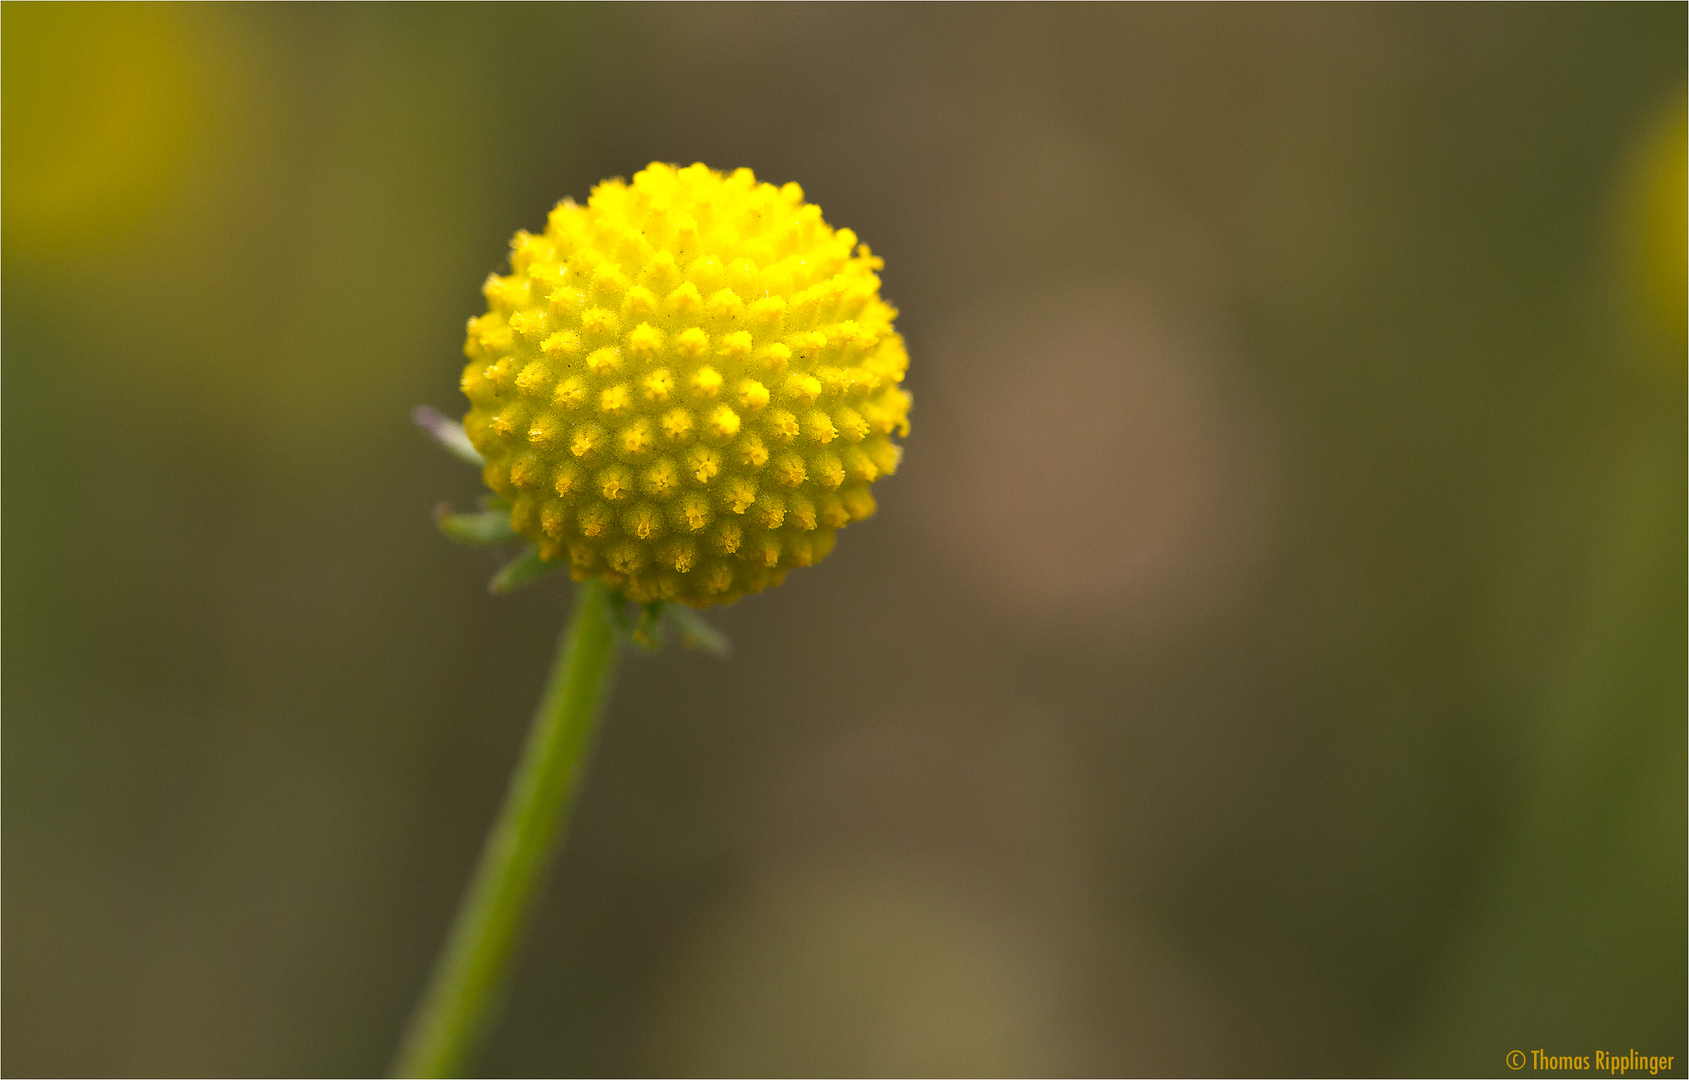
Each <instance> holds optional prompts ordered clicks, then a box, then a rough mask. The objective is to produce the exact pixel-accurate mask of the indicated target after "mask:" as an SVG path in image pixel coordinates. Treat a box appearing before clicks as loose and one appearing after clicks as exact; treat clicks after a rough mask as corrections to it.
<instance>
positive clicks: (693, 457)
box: [463, 164, 909, 607]
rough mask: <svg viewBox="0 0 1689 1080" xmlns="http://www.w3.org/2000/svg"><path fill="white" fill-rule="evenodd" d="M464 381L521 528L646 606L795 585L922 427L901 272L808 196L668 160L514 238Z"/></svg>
mask: <svg viewBox="0 0 1689 1080" xmlns="http://www.w3.org/2000/svg"><path fill="white" fill-rule="evenodd" d="M510 263H511V273H510V274H509V275H508V276H505V277H501V276H499V275H497V274H495V275H493V276H492V277H490V278H488V279H487V284H486V286H485V289H484V290H483V291H484V292H485V293H486V296H487V305H488V310H487V313H486V314H485V315H481V316H478V317H476V318H474V319H471V320H470V321H469V335H468V341H467V342H466V344H465V345H464V352H465V354H466V355H467V356H468V357H469V364H468V366H467V367H465V368H464V371H463V391H464V393H465V394H466V395H468V397H469V400H470V403H471V408H470V410H469V415H468V416H467V417H465V419H464V430H465V431H466V432H467V434H468V436H469V439H470V441H471V442H472V443H473V444H474V445H475V448H476V449H477V450H479V451H480V453H481V454H482V456H483V457H484V458H485V459H486V467H485V470H484V473H483V475H484V476H485V478H486V481H487V484H488V485H489V486H491V487H492V488H493V490H495V491H497V492H498V493H499V494H501V495H504V496H506V497H508V498H509V499H510V500H511V527H512V528H513V529H515V531H516V532H518V533H519V534H521V535H523V536H525V537H527V538H529V539H531V540H533V541H535V542H536V543H537V544H538V546H539V553H540V556H541V557H542V558H545V559H548V560H551V559H567V560H568V561H569V564H570V570H571V573H572V574H573V575H574V577H575V578H576V579H577V580H581V579H585V578H588V577H601V578H603V579H604V580H605V581H606V582H608V583H609V584H610V585H611V586H613V587H615V588H617V589H620V590H621V591H622V592H624V593H625V594H626V595H627V596H628V597H629V598H631V599H633V600H637V601H641V602H650V601H654V600H665V599H666V600H677V601H680V602H682V603H685V604H690V605H692V606H694V607H707V606H709V605H711V604H720V603H727V602H729V601H732V600H736V599H738V598H739V597H741V596H744V595H746V594H748V593H753V592H757V591H758V590H760V589H764V588H766V587H768V586H770V585H776V584H779V583H780V582H781V581H782V580H784V579H785V576H786V574H787V573H788V572H789V571H790V570H791V569H792V568H793V567H797V566H809V565H811V564H812V563H815V562H817V561H818V560H820V559H821V558H823V557H824V556H825V555H826V554H827V553H828V552H829V551H831V550H832V548H833V534H834V532H835V531H836V530H837V529H839V528H840V527H842V526H844V525H846V524H848V523H849V522H852V521H858V520H861V519H862V518H865V517H868V516H869V515H870V514H872V513H873V512H874V497H873V495H872V494H870V492H869V490H868V489H869V485H871V484H872V483H873V482H874V481H875V480H876V479H877V478H879V477H881V476H885V475H888V474H890V473H891V472H893V471H895V470H896V468H897V464H898V459H899V457H900V456H901V452H902V451H901V448H900V447H899V446H898V445H897V444H896V443H895V442H893V441H892V436H893V435H906V434H908V430H909V420H908V414H909V395H908V394H907V393H906V392H905V391H904V390H903V389H902V387H901V386H900V383H901V382H902V379H903V374H904V371H905V369H906V368H907V367H908V363H909V360H908V354H907V353H906V351H905V350H904V346H903V339H902V338H901V337H899V336H898V334H897V332H896V331H895V330H894V329H893V328H892V320H893V318H894V317H895V316H896V314H897V312H896V311H895V309H893V308H892V307H891V305H889V304H887V303H886V302H885V301H884V300H882V299H881V298H880V295H879V289H880V279H879V277H878V276H877V275H876V274H875V271H876V270H878V269H880V267H881V266H882V265H883V263H882V262H881V260H880V259H878V258H876V257H875V256H874V255H873V254H872V253H871V252H870V251H869V250H868V247H867V245H859V244H858V243H857V238H856V234H855V233H853V232H851V231H850V230H849V229H837V230H835V229H833V228H831V227H829V226H828V225H827V224H826V222H824V221H823V220H822V219H821V209H820V207H818V206H815V205H814V204H812V203H806V202H804V199H803V191H802V189H800V188H799V187H798V186H797V185H796V184H787V185H785V186H784V187H779V188H776V187H774V186H773V185H771V184H766V183H764V184H759V183H757V181H756V178H755V177H754V176H753V175H752V174H751V172H750V170H748V169H739V170H737V171H736V172H734V173H732V174H731V175H723V174H721V173H718V172H714V171H712V170H710V169H708V168H706V167H704V166H703V165H692V166H689V167H687V168H684V169H677V168H675V167H673V166H670V165H663V164H652V165H651V166H649V167H648V168H646V169H645V170H643V171H642V172H640V173H638V174H637V175H636V176H634V178H633V181H632V182H631V183H624V182H623V181H621V180H609V181H606V182H605V183H602V184H600V185H598V187H596V188H594V189H593V192H592V196H591V198H590V199H589V200H588V201H587V204H586V205H585V206H578V205H576V204H575V203H574V202H573V201H572V200H569V199H565V200H564V201H563V202H561V203H559V204H558V206H557V208H556V209H554V210H553V211H552V212H551V216H550V218H549V220H548V221H547V223H546V229H545V232H544V233H543V234H541V235H532V234H530V233H527V232H518V233H517V234H516V237H515V239H514V240H513V241H512V242H511V257H510Z"/></svg>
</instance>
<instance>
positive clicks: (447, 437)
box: [411, 405, 484, 469]
mask: <svg viewBox="0 0 1689 1080" xmlns="http://www.w3.org/2000/svg"><path fill="white" fill-rule="evenodd" d="M411 422H412V423H413V424H415V425H416V426H417V427H419V428H421V429H422V430H423V431H424V432H426V433H427V435H428V437H429V438H431V439H433V440H434V441H435V442H437V443H439V444H440V445H441V446H443V447H445V448H446V451H447V453H449V454H451V455H452V456H453V457H455V458H458V459H459V460H461V461H466V462H468V463H469V464H471V465H473V466H475V467H476V468H477V469H479V468H480V467H481V466H482V465H483V464H484V462H483V461H482V459H481V454H480V452H479V451H477V450H476V449H475V447H474V446H473V445H472V444H471V443H470V441H469V436H468V435H465V434H464V433H463V425H462V424H460V423H458V422H457V421H456V420H453V419H452V418H451V417H449V416H447V415H446V414H445V413H443V412H441V411H440V410H439V409H436V408H434V407H433V406H432V405H418V406H417V407H416V408H414V409H412V410H411Z"/></svg>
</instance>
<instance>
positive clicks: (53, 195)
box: [0, 4, 196, 257]
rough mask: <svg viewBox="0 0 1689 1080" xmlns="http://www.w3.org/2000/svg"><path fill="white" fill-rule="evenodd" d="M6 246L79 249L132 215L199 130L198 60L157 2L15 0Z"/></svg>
mask: <svg viewBox="0 0 1689 1080" xmlns="http://www.w3.org/2000/svg"><path fill="white" fill-rule="evenodd" d="M3 41H4V46H3V49H4V63H3V64H0V68H3V71H4V74H3V83H4V93H3V94H0V98H3V100H4V106H3V107H4V131H5V153H4V155H3V159H4V170H3V172H4V198H3V202H4V206H5V238H6V240H5V242H6V249H7V251H8V252H11V253H14V254H18V253H21V254H27V255H31V256H42V255H47V256H53V255H60V256H67V255H68V256H73V257H74V256H77V255H79V254H81V253H82V251H83V247H84V245H85V243H86V242H90V241H93V240H94V239H95V238H99V237H105V238H107V240H108V241H109V237H110V235H111V234H112V233H113V232H114V231H121V230H122V229H123V228H125V227H127V226H129V225H131V224H132V223H133V222H134V221H136V220H137V219H138V218H139V217H140V216H141V215H142V214H143V213H144V211H145V210H146V209H147V208H148V207H150V206H151V205H152V204H153V203H154V202H155V201H156V200H157V199H158V198H159V197H160V196H161V195H162V194H163V193H164V192H165V191H166V190H167V189H168V188H169V185H170V184H171V182H172V181H173V180H174V179H175V177H176V174H177V173H178V172H179V170H180V169H181V167H182V160H183V157H184V153H185V151H186V150H187V149H188V146H189V143H190V141H191V139H192V137H193V123H194V119H195V118H194V111H195V108H196V101H195V87H194V79H195V72H194V71H193V70H192V64H191V58H190V56H189V53H188V49H187V46H186V42H185V37H184V31H183V27H182V26H181V25H180V24H179V19H178V16H177V13H176V11H175V10H174V9H172V8H170V7H166V6H163V5H157V4H7V5H6V6H5V8H4V35H3Z"/></svg>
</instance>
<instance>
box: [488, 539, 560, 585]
mask: <svg viewBox="0 0 1689 1080" xmlns="http://www.w3.org/2000/svg"><path fill="white" fill-rule="evenodd" d="M566 565H568V564H567V563H566V562H565V561H564V560H562V559H556V560H553V561H551V562H547V561H546V560H544V559H542V558H540V550H539V548H537V547H529V548H528V549H527V550H525V551H523V552H522V554H520V555H518V556H516V558H514V559H512V560H510V561H509V562H508V563H505V565H504V569H503V570H500V571H499V572H498V573H496V574H494V575H493V580H492V581H491V582H490V583H489V584H488V585H487V589H488V591H490V592H495V593H498V594H500V595H503V594H504V593H508V592H513V591H515V590H516V589H519V588H521V587H522V586H524V585H526V584H528V582H530V581H536V580H538V579H539V578H542V577H545V576H546V575H547V574H551V573H555V572H557V571H558V570H561V569H563V567H564V566H566Z"/></svg>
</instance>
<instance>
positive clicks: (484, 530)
mask: <svg viewBox="0 0 1689 1080" xmlns="http://www.w3.org/2000/svg"><path fill="white" fill-rule="evenodd" d="M434 524H436V525H438V526H440V531H441V532H443V533H445V534H446V537H447V539H450V540H454V541H456V542H457V543H459V544H509V543H512V542H513V541H516V540H519V539H521V537H519V536H517V535H516V530H514V529H512V528H511V527H510V512H509V511H508V510H503V511H501V510H483V511H481V512H479V513H474V514H454V513H452V512H451V510H450V508H449V507H447V506H446V504H445V503H441V504H440V505H439V506H436V507H435V508H434Z"/></svg>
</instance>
